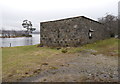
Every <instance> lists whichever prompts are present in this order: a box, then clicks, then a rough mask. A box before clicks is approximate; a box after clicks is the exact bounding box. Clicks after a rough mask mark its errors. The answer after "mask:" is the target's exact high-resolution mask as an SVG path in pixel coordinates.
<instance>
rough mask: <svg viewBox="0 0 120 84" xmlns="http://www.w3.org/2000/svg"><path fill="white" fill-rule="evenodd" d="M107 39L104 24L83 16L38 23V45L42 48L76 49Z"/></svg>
mask: <svg viewBox="0 0 120 84" xmlns="http://www.w3.org/2000/svg"><path fill="white" fill-rule="evenodd" d="M109 37H110V35H109V33H108V31H107V28H106V27H105V26H104V24H102V23H99V22H97V21H95V20H92V19H90V18H87V17H84V16H79V17H72V18H67V19H61V20H55V21H48V22H41V23H40V44H42V45H44V46H49V47H68V46H72V47H76V46H80V45H83V44H87V43H92V42H95V41H97V40H102V39H106V38H109Z"/></svg>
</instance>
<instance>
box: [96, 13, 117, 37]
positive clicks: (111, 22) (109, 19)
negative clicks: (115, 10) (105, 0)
mask: <svg viewBox="0 0 120 84" xmlns="http://www.w3.org/2000/svg"><path fill="white" fill-rule="evenodd" d="M98 21H99V22H101V23H104V24H105V25H106V27H107V30H108V32H109V34H110V35H111V37H113V36H115V35H118V17H117V16H114V15H111V14H107V15H106V16H105V17H102V18H98Z"/></svg>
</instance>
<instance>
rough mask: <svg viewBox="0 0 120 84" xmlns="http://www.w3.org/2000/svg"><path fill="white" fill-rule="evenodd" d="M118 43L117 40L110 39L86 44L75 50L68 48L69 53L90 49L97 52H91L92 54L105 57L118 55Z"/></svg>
mask: <svg viewBox="0 0 120 84" xmlns="http://www.w3.org/2000/svg"><path fill="white" fill-rule="evenodd" d="M119 42H120V40H119V39H115V38H111V39H106V40H101V41H97V42H95V43H92V44H87V45H84V46H82V47H77V48H70V49H69V51H68V52H69V53H76V52H80V51H83V50H86V49H92V50H95V51H97V52H93V54H101V53H102V54H105V55H108V56H110V55H113V54H114V55H118V52H120V51H118V43H119Z"/></svg>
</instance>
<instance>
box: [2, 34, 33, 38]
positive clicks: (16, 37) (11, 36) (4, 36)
mask: <svg viewBox="0 0 120 84" xmlns="http://www.w3.org/2000/svg"><path fill="white" fill-rule="evenodd" d="M17 37H32V35H28V36H0V38H17Z"/></svg>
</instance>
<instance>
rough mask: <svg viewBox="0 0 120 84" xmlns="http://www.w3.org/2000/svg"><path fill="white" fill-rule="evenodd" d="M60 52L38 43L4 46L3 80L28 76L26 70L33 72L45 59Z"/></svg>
mask: <svg viewBox="0 0 120 84" xmlns="http://www.w3.org/2000/svg"><path fill="white" fill-rule="evenodd" d="M58 53H61V52H60V51H58V50H56V49H50V48H42V47H37V45H32V46H21V47H6V48H2V65H3V68H2V69H3V72H2V73H3V81H6V80H7V81H12V80H15V79H19V78H21V77H22V76H28V74H25V73H26V72H27V73H29V72H33V71H34V70H35V69H37V68H39V67H40V65H41V63H42V62H44V60H45V59H48V58H51V57H52V56H54V55H55V54H58ZM31 75H33V74H32V73H31Z"/></svg>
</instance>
